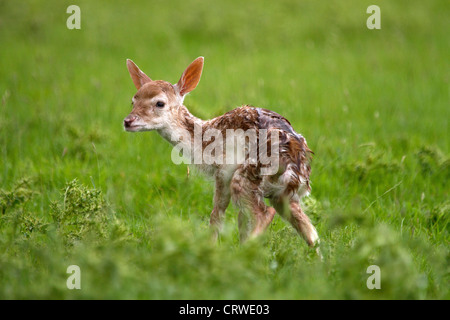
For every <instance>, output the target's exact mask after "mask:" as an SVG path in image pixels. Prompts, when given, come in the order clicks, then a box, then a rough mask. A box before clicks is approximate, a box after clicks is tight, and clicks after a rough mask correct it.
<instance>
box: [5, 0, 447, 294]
mask: <svg viewBox="0 0 450 320" xmlns="http://www.w3.org/2000/svg"><path fill="white" fill-rule="evenodd" d="M70 4H73V3H72V2H69V1H25V2H21V5H20V6H16V5H15V4H14V3H13V2H11V1H0V43H1V50H0V97H1V101H0V209H1V211H0V298H1V299H17V298H19V299H31V298H33V299H36V298H37V299H41V298H42V299H104V298H111V299H449V298H450V295H449V290H448V289H449V278H448V274H449V250H448V249H449V234H448V233H449V225H448V222H449V211H450V202H449V200H448V199H449V187H448V181H449V178H450V169H449V166H450V158H449V129H448V119H449V117H448V114H449V112H448V106H449V101H450V99H449V83H448V81H449V70H450V69H449V62H448V52H450V46H449V44H450V41H449V37H448V29H449V23H448V15H449V13H450V6H449V4H448V2H447V1H395V2H393V1H385V0H380V1H378V2H377V3H376V4H377V5H378V6H380V8H381V19H382V20H381V27H382V29H381V30H368V29H367V28H366V19H367V18H368V16H369V15H368V14H366V8H367V7H368V6H369V5H371V4H373V3H372V2H370V1H356V0H352V1H345V2H344V1H324V2H320V3H319V2H318V1H316V2H311V1H310V2H303V1H226V2H218V1H206V2H205V1H133V3H132V4H131V3H129V2H128V1H95V2H93V1H77V3H76V4H77V5H79V6H80V8H81V30H68V29H67V28H66V19H67V18H68V16H69V15H68V14H66V8H67V7H68V6H69V5H70ZM200 55H202V56H204V57H205V68H204V72H203V76H202V80H201V82H200V85H199V86H198V88H197V89H196V90H195V91H194V92H192V93H191V94H190V95H189V96H188V97H187V98H186V100H185V104H186V106H187V107H188V108H189V109H190V110H191V112H192V113H194V114H195V115H197V116H199V117H202V118H212V117H215V116H218V115H220V114H222V113H224V112H226V111H228V110H231V109H232V108H234V107H237V106H239V105H242V104H252V105H255V106H259V107H264V108H269V109H272V110H274V111H276V112H279V113H280V114H282V115H284V116H286V117H287V118H288V119H289V120H290V121H291V122H292V124H293V126H294V128H295V129H296V130H297V131H298V132H300V133H302V134H303V135H304V136H305V137H306V138H307V140H308V144H309V146H310V147H311V148H312V149H313V150H314V152H315V156H314V160H313V164H312V175H311V180H312V195H311V197H310V198H309V199H306V200H305V206H306V208H307V209H306V211H307V213H308V214H309V216H310V217H311V219H312V221H313V223H314V224H315V225H316V227H317V229H318V232H319V235H320V237H321V248H322V253H323V256H324V259H323V261H320V260H319V259H318V258H317V256H316V255H315V253H314V251H313V250H310V249H309V248H308V247H307V246H306V244H305V243H304V242H303V241H302V240H301V239H300V238H299V237H298V236H297V235H296V234H295V233H294V231H293V230H292V229H291V228H290V226H288V225H287V224H285V223H284V221H282V220H281V219H280V218H279V217H278V216H277V217H276V218H275V220H274V222H273V223H272V224H271V226H270V227H269V229H268V231H267V232H266V234H265V235H263V236H262V237H261V238H259V239H257V240H255V241H251V242H248V243H246V244H243V245H241V244H239V241H238V239H239V236H238V232H237V221H236V213H237V211H236V209H235V208H233V207H231V206H230V208H229V209H228V212H227V222H226V226H225V230H224V233H223V234H222V236H221V238H220V240H219V243H212V242H211V241H210V234H209V228H208V221H209V213H210V212H211V209H212V198H213V183H212V182H210V181H208V180H205V179H204V178H203V177H202V176H201V175H199V174H195V173H192V170H191V174H190V175H189V177H188V176H187V168H186V166H185V165H180V166H176V165H174V164H173V163H172V162H171V161H170V152H171V147H170V145H169V144H168V143H167V142H165V141H163V140H162V139H161V138H160V137H159V136H158V135H157V134H156V133H154V132H152V133H141V134H130V133H126V132H124V131H123V129H122V120H123V118H124V117H125V116H126V115H127V114H128V113H129V111H130V108H131V107H130V99H131V97H132V95H133V94H134V93H135V89H134V86H133V84H132V82H131V79H130V77H129V75H128V72H127V69H126V66H125V60H126V58H130V59H132V60H133V61H135V62H136V63H137V64H138V65H139V67H140V68H141V69H142V70H144V71H145V72H146V73H147V74H148V75H149V76H150V77H152V78H153V79H164V80H168V81H171V82H176V81H177V80H178V78H179V76H180V75H181V73H182V71H183V70H184V68H185V67H186V66H187V65H188V64H189V63H190V62H191V61H192V60H193V59H194V58H196V57H198V56H200ZM205 181H206V182H205ZM73 264H75V265H78V266H80V268H81V274H82V276H81V290H69V289H67V287H66V280H67V278H68V276H69V274H67V273H66V269H67V267H68V266H69V265H73ZM370 265H378V266H379V267H380V270H381V289H380V290H376V289H374V290H369V289H368V288H367V287H366V280H367V278H368V277H369V276H370V275H369V274H367V273H366V270H367V267H368V266H370Z"/></svg>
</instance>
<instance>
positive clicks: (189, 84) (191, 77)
mask: <svg viewBox="0 0 450 320" xmlns="http://www.w3.org/2000/svg"><path fill="white" fill-rule="evenodd" d="M204 60H205V59H204V58H203V57H198V58H197V59H195V60H194V61H193V62H192V63H191V64H190V65H189V67H187V68H186V70H184V72H183V74H182V75H181V78H180V80H178V83H177V84H176V88H177V89H178V92H179V93H180V95H181V97H184V96H185V95H186V94H188V93H189V92H191V91H192V90H194V89H195V88H196V87H197V85H198V83H199V81H200V77H201V76H202V70H203V62H204Z"/></svg>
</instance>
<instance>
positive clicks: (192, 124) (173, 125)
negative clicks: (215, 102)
mask: <svg viewBox="0 0 450 320" xmlns="http://www.w3.org/2000/svg"><path fill="white" fill-rule="evenodd" d="M173 115H174V117H173V118H172V119H174V120H172V121H170V122H168V123H167V125H166V126H164V127H163V128H162V129H159V130H158V133H159V134H160V135H161V136H162V137H163V138H164V139H165V140H167V141H168V142H169V143H170V144H171V145H173V146H177V147H179V148H181V149H182V150H183V153H184V154H185V153H186V152H188V153H189V154H190V155H191V156H190V158H192V157H193V155H194V150H195V149H197V148H198V147H199V146H200V148H201V146H202V142H201V141H202V132H203V125H204V124H205V121H204V120H202V119H200V118H197V117H195V116H194V115H192V114H191V113H190V112H189V110H188V109H187V108H186V107H185V106H183V105H182V106H181V107H179V108H177V110H175V111H174V114H173ZM199 142H200V144H199ZM198 144H199V146H198Z"/></svg>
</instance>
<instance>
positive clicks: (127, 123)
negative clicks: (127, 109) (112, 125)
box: [123, 115, 137, 127]
mask: <svg viewBox="0 0 450 320" xmlns="http://www.w3.org/2000/svg"><path fill="white" fill-rule="evenodd" d="M136 119H137V116H135V115H129V116H128V117H126V118H125V119H123V125H124V126H125V127H130V126H131V124H132V123H133V122H134V121H135V120H136Z"/></svg>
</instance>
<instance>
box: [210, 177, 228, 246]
mask: <svg viewBox="0 0 450 320" xmlns="http://www.w3.org/2000/svg"><path fill="white" fill-rule="evenodd" d="M229 203H230V183H229V181H226V180H225V179H223V177H221V175H220V174H218V175H216V186H215V192H214V208H213V211H212V213H211V218H210V220H209V223H210V226H211V228H212V230H213V237H214V240H215V241H216V240H217V238H218V236H219V232H220V231H221V230H222V226H223V217H224V215H225V210H226V209H227V207H228V204H229Z"/></svg>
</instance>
